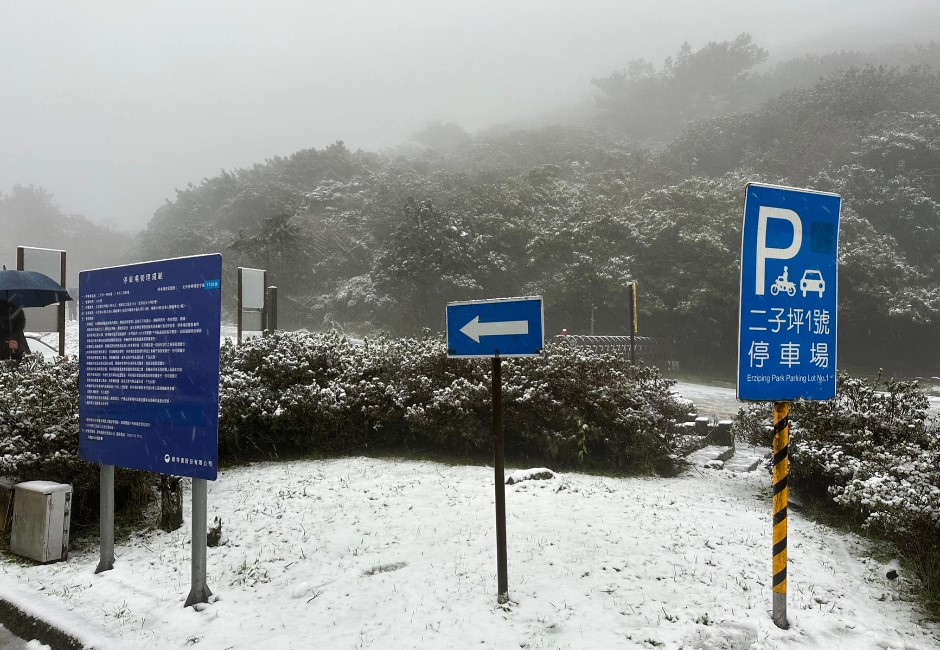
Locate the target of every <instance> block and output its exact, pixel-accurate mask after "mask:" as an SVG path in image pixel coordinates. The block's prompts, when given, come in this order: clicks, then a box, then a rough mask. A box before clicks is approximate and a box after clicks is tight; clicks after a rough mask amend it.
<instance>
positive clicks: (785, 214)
mask: <svg viewBox="0 0 940 650" xmlns="http://www.w3.org/2000/svg"><path fill="white" fill-rule="evenodd" d="M771 219H783V220H784V221H789V222H790V224H792V226H793V241H792V242H791V243H790V245H789V246H787V247H786V248H769V247H768V246H767V222H768V221H769V220H771ZM802 244H803V222H802V221H800V215H798V214H797V213H796V212H794V211H793V210H787V209H786V208H769V207H766V206H763V205H762V206H761V207H760V210H758V212H757V272H756V273H755V274H754V275H755V277H756V284H755V286H754V293H756V294H757V295H758V296H763V295H764V273H765V271H766V269H765V265H766V261H767V260H788V259H791V258H793V257H796V254H797V253H799V252H800V246H801V245H802Z"/></svg>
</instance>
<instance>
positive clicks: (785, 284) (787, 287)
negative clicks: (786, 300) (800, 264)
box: [770, 266, 796, 296]
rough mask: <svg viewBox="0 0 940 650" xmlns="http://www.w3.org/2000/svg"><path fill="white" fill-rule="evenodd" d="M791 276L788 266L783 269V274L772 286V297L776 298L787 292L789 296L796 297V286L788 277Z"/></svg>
mask: <svg viewBox="0 0 940 650" xmlns="http://www.w3.org/2000/svg"><path fill="white" fill-rule="evenodd" d="M789 274H790V271H789V269H788V268H787V267H786V266H785V267H783V274H782V275H781V276H780V277H778V278H777V279H776V280H775V281H774V283H773V284H772V285H771V286H770V295H772V296H776V295H777V294H778V293H780V292H781V291H783V292H785V293H786V294H787V295H788V296H795V295H796V285H795V284H793V283H792V282H790V280H789V279H788V277H787V276H788V275H789Z"/></svg>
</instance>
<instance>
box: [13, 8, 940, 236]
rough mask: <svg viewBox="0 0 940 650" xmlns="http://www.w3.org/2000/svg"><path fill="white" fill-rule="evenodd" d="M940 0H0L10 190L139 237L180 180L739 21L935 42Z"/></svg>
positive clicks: (388, 133) (653, 52) (573, 95)
mask: <svg viewBox="0 0 940 650" xmlns="http://www.w3.org/2000/svg"><path fill="white" fill-rule="evenodd" d="M938 5H940V3H938V2H936V0H899V1H898V2H887V1H886V0H829V1H828V2H816V1H811V0H792V1H790V0H777V1H776V2H770V1H764V2H761V1H759V0H748V1H743V0H707V1H706V0H699V1H692V0H687V1H681V2H680V1H678V0H648V2H646V3H639V2H634V1H632V0H619V1H618V0H607V1H604V0H473V1H472V2H468V1H466V0H463V1H460V2H449V1H447V0H444V1H441V0H395V1H394V2H389V1H388V0H336V1H331V2H327V1H325V0H265V1H263V2H262V1H257V2H255V1H253V2H222V1H220V0H215V1H201V0H161V1H160V2H155V3H142V2H128V1H127V0H111V1H105V0H83V1H82V2H74V3H73V2H50V1H45V0H36V1H33V0H0V192H6V191H9V190H10V188H11V187H12V186H13V184H15V183H19V184H30V183H32V184H35V185H40V186H42V187H44V188H45V189H47V190H49V191H50V192H52V193H53V194H54V195H55V198H56V201H57V202H58V204H59V205H60V206H61V207H62V209H63V210H64V211H65V212H67V213H75V214H83V215H85V216H87V217H89V218H92V219H94V220H96V221H107V220H111V221H112V222H113V223H114V224H115V225H117V226H118V227H121V228H125V229H130V230H137V229H140V228H141V227H143V226H144V225H145V224H146V222H147V221H148V220H149V219H150V217H151V215H152V214H153V211H154V210H155V209H156V208H157V207H159V205H160V204H161V203H162V202H163V201H164V200H165V199H167V198H169V199H172V198H173V197H174V189H175V188H177V187H180V188H181V187H184V186H185V185H186V184H187V183H190V182H192V183H194V184H198V183H199V182H200V181H201V180H202V179H203V178H205V177H211V176H215V175H217V174H218V173H219V172H220V170H222V169H227V170H231V169H234V168H237V167H245V166H250V165H252V164H253V163H256V162H263V161H264V160H265V159H266V158H269V157H272V156H275V155H287V154H290V153H292V152H294V151H297V150H299V149H302V148H307V147H316V148H321V147H324V146H326V145H328V144H330V143H331V142H334V141H336V140H344V141H345V142H346V144H347V146H348V147H350V148H351V149H357V148H363V149H370V150H380V149H382V148H384V147H392V146H395V145H397V144H400V143H402V142H404V141H405V140H407V138H408V136H409V135H410V134H412V133H414V132H415V131H418V130H419V129H421V128H423V127H424V126H425V125H426V124H427V123H428V122H431V121H435V120H442V121H445V122H451V121H452V122H456V123H458V124H460V125H461V126H463V127H464V128H466V129H467V130H469V131H471V132H473V131H476V130H478V129H481V128H484V127H486V126H491V125H494V124H498V123H501V122H505V121H509V120H516V119H520V118H526V117H536V116H538V115H539V114H540V113H543V112H547V111H549V110H551V109H553V108H555V107H557V106H559V105H566V104H568V105H570V104H577V103H580V102H582V101H584V100H585V99H586V98H589V97H591V95H592V94H593V93H592V87H591V84H590V80H591V78H592V77H598V76H605V75H608V74H610V73H611V72H613V71H614V70H618V69H621V68H623V67H624V66H625V65H626V63H627V62H628V61H629V60H631V59H634V58H639V57H642V58H645V59H647V60H649V61H651V62H653V63H654V64H656V65H657V66H660V65H661V64H662V61H663V59H664V58H665V57H667V56H669V55H671V54H673V53H675V51H676V50H677V49H678V47H679V45H680V44H681V43H682V42H683V41H685V40H688V41H690V42H691V44H692V47H693V49H698V48H700V47H701V46H703V45H704V44H705V43H706V42H708V41H721V40H727V39H731V38H734V37H735V36H736V35H737V34H739V33H741V32H743V31H748V32H750V33H751V34H752V35H753V36H754V39H755V42H756V43H757V44H758V45H760V46H762V47H764V48H766V49H768V50H769V51H770V54H771V58H772V59H781V58H787V57H790V56H795V55H798V54H802V53H805V52H813V53H818V54H822V53H825V52H828V51H833V50H839V49H843V48H847V47H852V48H855V49H864V50H869V49H872V48H874V47H876V46H877V45H879V44H893V43H898V42H904V41H907V42H919V43H923V42H926V41H928V40H929V39H931V38H937V34H936V26H937V25H938V24H940V6H938Z"/></svg>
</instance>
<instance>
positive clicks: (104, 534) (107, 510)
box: [95, 465, 114, 573]
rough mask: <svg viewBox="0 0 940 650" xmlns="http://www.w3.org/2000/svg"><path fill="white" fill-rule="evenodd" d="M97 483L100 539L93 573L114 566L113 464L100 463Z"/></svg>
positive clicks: (108, 569) (107, 569)
mask: <svg viewBox="0 0 940 650" xmlns="http://www.w3.org/2000/svg"><path fill="white" fill-rule="evenodd" d="M100 475H101V479H100V481H99V485H98V504H99V511H98V527H99V530H100V537H101V540H100V542H99V546H100V549H101V550H100V556H99V559H98V568H96V569H95V573H101V572H102V571H110V570H111V569H113V568H114V465H101V471H100Z"/></svg>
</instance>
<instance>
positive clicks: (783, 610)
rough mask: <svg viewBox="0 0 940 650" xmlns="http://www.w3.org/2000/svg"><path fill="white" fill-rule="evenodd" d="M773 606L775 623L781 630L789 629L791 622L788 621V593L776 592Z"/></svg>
mask: <svg viewBox="0 0 940 650" xmlns="http://www.w3.org/2000/svg"><path fill="white" fill-rule="evenodd" d="M765 602H766V601H765ZM773 606H774V610H773V619H774V625H776V626H777V627H779V628H780V629H781V630H787V629H789V628H790V623H789V622H788V621H787V595H786V594H778V593H776V592H774V601H773Z"/></svg>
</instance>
